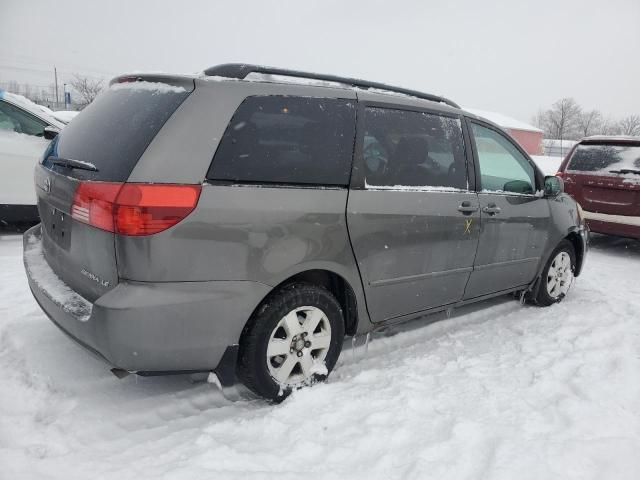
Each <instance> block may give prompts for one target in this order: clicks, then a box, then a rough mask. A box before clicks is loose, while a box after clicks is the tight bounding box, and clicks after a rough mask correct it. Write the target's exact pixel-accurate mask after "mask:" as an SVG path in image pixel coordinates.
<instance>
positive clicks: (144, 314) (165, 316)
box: [24, 225, 271, 373]
mask: <svg viewBox="0 0 640 480" xmlns="http://www.w3.org/2000/svg"><path fill="white" fill-rule="evenodd" d="M24 252H25V253H24V263H25V270H26V273H27V277H28V280H29V286H30V287H31V291H32V293H33V295H34V297H35V299H36V300H37V302H38V303H39V304H40V306H41V307H42V309H43V310H44V312H45V313H46V314H47V316H48V317H49V318H50V319H51V320H52V321H53V323H55V324H56V325H57V326H58V327H59V328H60V329H62V330H63V331H64V332H65V333H67V334H68V335H69V336H71V337H72V338H73V339H74V340H76V341H77V342H78V343H80V344H81V345H83V346H84V347H85V348H87V349H89V350H90V351H92V352H94V353H95V354H97V355H99V356H100V357H102V358H103V359H105V360H106V361H107V362H108V363H109V364H110V365H112V366H114V367H117V368H120V369H123V370H127V371H130V372H138V373H152V372H164V373H170V372H178V371H180V372H182V371H209V370H215V369H216V367H217V366H218V365H219V363H220V361H221V359H222V357H223V355H224V353H225V350H226V349H227V347H229V346H232V345H235V344H237V343H238V340H239V338H240V334H241V332H242V328H243V327H244V325H245V323H246V321H247V320H248V319H249V317H250V316H251V313H252V312H253V309H254V308H255V307H256V306H257V305H258V304H259V303H260V301H261V300H262V299H263V298H264V296H265V295H267V293H268V292H269V291H270V289H271V287H269V286H267V285H264V284H261V283H258V282H249V281H224V282H222V281H221V282H218V281H214V282H177V283H169V282H166V283H143V282H130V281H121V282H120V283H119V284H118V285H117V286H116V287H115V288H113V289H112V290H110V291H109V292H108V293H106V294H105V295H103V296H102V297H100V298H99V299H98V300H96V301H95V302H94V303H91V302H88V301H87V300H85V299H84V298H82V297H81V296H80V295H78V294H77V293H76V292H73V291H72V290H71V289H70V288H69V287H68V286H67V285H66V284H65V283H64V282H63V281H62V280H61V279H60V278H59V277H57V276H56V274H55V272H53V270H51V267H49V264H48V263H47V261H46V259H45V257H44V255H43V254H42V248H41V240H40V225H36V226H35V227H33V228H31V229H30V230H28V231H27V232H26V233H25V235H24Z"/></svg>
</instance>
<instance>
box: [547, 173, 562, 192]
mask: <svg viewBox="0 0 640 480" xmlns="http://www.w3.org/2000/svg"><path fill="white" fill-rule="evenodd" d="M562 192H564V181H563V180H562V179H561V178H560V177H556V176H552V175H549V176H547V177H544V196H545V197H557V196H558V195H560V194H561V193H562Z"/></svg>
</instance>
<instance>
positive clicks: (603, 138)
mask: <svg viewBox="0 0 640 480" xmlns="http://www.w3.org/2000/svg"><path fill="white" fill-rule="evenodd" d="M580 141H581V142H633V143H635V142H640V137H631V136H629V135H591V136H590V137H584V138H583V139H582V140H580Z"/></svg>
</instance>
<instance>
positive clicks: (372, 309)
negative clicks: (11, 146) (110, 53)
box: [24, 64, 587, 400]
mask: <svg viewBox="0 0 640 480" xmlns="http://www.w3.org/2000/svg"><path fill="white" fill-rule="evenodd" d="M35 184H36V190H37V194H38V208H39V213H40V218H41V224H39V225H37V226H36V227H34V228H32V229H31V230H29V231H28V232H26V233H25V236H24V262H25V267H26V272H27V275H28V278H29V284H30V287H31V289H32V291H33V294H34V296H35V298H36V300H37V301H38V303H39V304H40V306H41V307H42V309H43V310H44V311H45V312H46V314H47V315H48V316H49V317H50V318H51V320H52V321H53V322H54V323H55V324H56V325H57V326H58V327H60V328H61V329H62V330H63V331H64V332H66V333H67V334H69V335H70V336H71V337H72V338H74V339H75V340H77V341H78V342H79V343H80V344H82V345H83V346H85V347H86V348H87V349H89V350H91V351H93V352H94V353H96V354H98V355H99V356H101V357H103V358H104V359H105V360H106V361H107V362H108V363H109V364H110V365H111V366H113V367H114V373H116V374H119V375H126V374H127V372H129V373H137V374H139V375H159V374H173V373H189V372H215V374H217V376H218V379H219V380H220V382H221V383H222V384H223V385H225V384H229V383H232V382H233V381H235V379H236V378H238V379H239V380H240V381H241V382H242V383H244V384H245V385H246V386H247V387H248V388H249V389H251V390H252V391H253V392H255V393H256V394H258V395H260V396H262V397H265V398H267V399H272V400H280V399H282V398H284V397H285V396H286V395H287V394H288V393H289V392H290V391H291V390H292V389H294V388H297V387H299V386H302V385H307V384H311V383H313V382H315V381H318V380H322V379H324V378H326V377H327V375H328V374H329V372H330V371H331V370H332V368H333V367H334V365H335V364H336V360H337V359H338V356H339V354H340V351H341V348H342V345H343V342H344V338H345V336H351V337H356V336H360V335H367V334H368V333H369V332H371V331H373V330H376V329H382V328H387V327H388V326H389V325H391V324H395V323H398V322H404V321H407V320H410V319H413V318H416V317H420V316H424V315H425V314H428V313H431V312H437V311H445V310H446V311H450V310H451V309H452V308H454V307H457V306H460V305H463V304H466V303H470V302H477V301H480V300H483V299H487V298H489V297H494V296H497V295H503V294H507V293H517V294H519V295H520V298H521V299H523V300H525V299H528V300H529V301H531V302H533V303H536V304H538V305H542V306H547V305H551V304H553V303H555V302H558V301H560V300H562V299H563V297H564V296H565V295H566V294H567V292H568V290H569V288H570V286H571V284H572V281H573V278H574V277H575V276H577V275H579V274H580V271H581V269H582V265H583V262H584V259H585V255H586V251H587V231H586V230H585V225H584V222H583V219H582V215H581V211H580V207H579V206H578V205H577V204H576V202H575V201H574V200H572V199H571V197H569V196H568V195H566V194H564V193H563V187H562V180H561V179H560V178H558V177H555V176H554V177H546V178H545V177H544V176H543V175H542V174H541V172H540V170H539V169H538V168H537V167H536V165H535V164H534V163H533V161H532V160H531V158H529V156H528V155H527V154H526V153H525V152H524V151H523V150H522V148H520V146H519V145H518V144H517V143H516V142H514V140H513V139H512V138H510V137H509V136H508V135H507V134H506V133H505V132H504V131H503V130H502V129H500V128H499V127H498V126H496V125H495V124H492V123H490V122H488V121H486V120H483V119H481V118H478V117H476V116H474V115H471V114H469V113H466V112H464V111H462V110H461V109H460V108H459V107H458V105H456V104H455V103H454V102H452V101H450V100H447V99H445V98H442V97H438V96H435V95H430V94H425V93H421V92H417V91H411V90H406V89H401V88H396V87H392V86H388V85H384V84H379V83H373V82H366V81H362V80H355V79H350V78H342V77H335V76H328V75H315V74H307V73H303V72H296V71H289V70H280V69H272V68H266V67H259V66H255V65H245V64H228V65H220V66H217V67H212V68H210V69H208V70H206V71H205V72H204V73H203V74H202V75H196V76H181V75H175V76H173V75H160V76H159V75H138V74H136V75H133V76H122V77H118V78H116V79H114V80H113V81H112V82H111V84H110V86H109V88H108V89H107V91H106V92H105V93H103V94H102V95H101V96H100V97H98V98H97V99H96V100H95V101H94V102H93V103H92V104H91V105H89V106H88V107H87V108H86V109H85V110H84V111H83V112H82V113H80V115H78V117H77V118H76V119H74V121H73V122H72V123H70V124H69V125H68V127H67V128H66V129H65V130H63V131H62V133H61V134H60V135H58V137H56V138H55V139H54V140H53V141H52V142H51V144H50V145H49V147H48V149H47V151H46V153H45V155H44V157H43V159H42V161H41V163H40V164H39V165H38V166H37V167H36V171H35Z"/></svg>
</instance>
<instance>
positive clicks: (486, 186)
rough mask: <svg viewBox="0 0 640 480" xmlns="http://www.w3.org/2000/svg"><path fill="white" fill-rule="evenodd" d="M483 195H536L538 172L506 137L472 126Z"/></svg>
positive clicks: (478, 126)
mask: <svg viewBox="0 0 640 480" xmlns="http://www.w3.org/2000/svg"><path fill="white" fill-rule="evenodd" d="M471 131H472V132H473V137H474V140H475V143H476V148H477V151H478V162H479V163H480V178H481V180H480V182H481V187H482V190H483V191H492V192H509V193H523V194H533V193H534V192H535V184H536V182H535V169H534V167H533V165H532V164H531V162H529V160H527V158H526V157H525V156H524V155H523V154H522V153H521V152H520V151H519V150H518V149H517V148H516V147H515V146H514V145H513V143H511V142H510V141H509V140H508V139H507V138H506V137H505V136H504V135H502V134H500V133H498V132H496V131H495V130H492V129H490V128H486V127H483V126H481V125H478V124H476V123H471Z"/></svg>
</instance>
